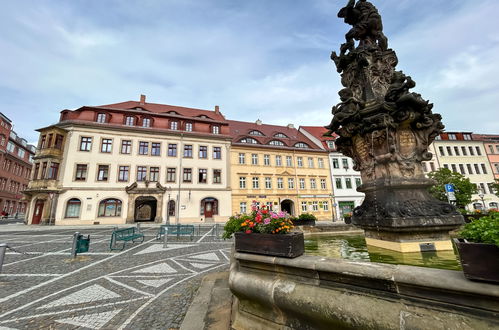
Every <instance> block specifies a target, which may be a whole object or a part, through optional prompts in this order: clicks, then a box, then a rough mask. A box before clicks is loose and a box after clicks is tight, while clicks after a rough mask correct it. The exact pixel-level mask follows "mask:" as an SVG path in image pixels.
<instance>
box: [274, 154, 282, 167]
mask: <svg viewBox="0 0 499 330" xmlns="http://www.w3.org/2000/svg"><path fill="white" fill-rule="evenodd" d="M275 166H282V157H281V156H275Z"/></svg>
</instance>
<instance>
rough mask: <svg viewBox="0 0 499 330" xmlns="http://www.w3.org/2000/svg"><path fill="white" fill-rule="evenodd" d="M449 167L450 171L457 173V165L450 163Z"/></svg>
mask: <svg viewBox="0 0 499 330" xmlns="http://www.w3.org/2000/svg"><path fill="white" fill-rule="evenodd" d="M450 167H451V168H452V172H455V173H457V166H456V164H451V165H450Z"/></svg>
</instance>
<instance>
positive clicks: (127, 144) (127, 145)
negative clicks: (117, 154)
mask: <svg viewBox="0 0 499 330" xmlns="http://www.w3.org/2000/svg"><path fill="white" fill-rule="evenodd" d="M131 152H132V141H131V140H123V141H121V153H122V154H130V153H131Z"/></svg>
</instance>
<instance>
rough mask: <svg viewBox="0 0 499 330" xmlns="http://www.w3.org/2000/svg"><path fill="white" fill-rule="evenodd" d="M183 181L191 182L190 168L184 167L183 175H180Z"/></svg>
mask: <svg viewBox="0 0 499 330" xmlns="http://www.w3.org/2000/svg"><path fill="white" fill-rule="evenodd" d="M182 181H183V182H192V169H191V168H184V175H183V177H182Z"/></svg>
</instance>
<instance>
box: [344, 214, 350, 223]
mask: <svg viewBox="0 0 499 330" xmlns="http://www.w3.org/2000/svg"><path fill="white" fill-rule="evenodd" d="M343 221H345V223H347V224H350V223H352V213H351V212H348V213H344V214H343Z"/></svg>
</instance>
